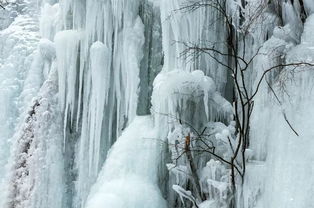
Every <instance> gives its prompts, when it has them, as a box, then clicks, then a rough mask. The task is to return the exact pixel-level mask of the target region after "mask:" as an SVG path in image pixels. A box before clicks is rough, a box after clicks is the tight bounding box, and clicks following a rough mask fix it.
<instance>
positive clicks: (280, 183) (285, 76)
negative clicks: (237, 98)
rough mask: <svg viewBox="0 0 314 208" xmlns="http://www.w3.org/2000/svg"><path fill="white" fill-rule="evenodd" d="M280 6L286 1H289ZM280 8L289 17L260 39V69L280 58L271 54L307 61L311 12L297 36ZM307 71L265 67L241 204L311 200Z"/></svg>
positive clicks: (304, 202) (292, 203) (310, 54)
mask: <svg viewBox="0 0 314 208" xmlns="http://www.w3.org/2000/svg"><path fill="white" fill-rule="evenodd" d="M306 3H309V2H306ZM285 6H286V7H287V8H286V9H288V8H289V7H291V5H289V3H287V5H285ZM305 6H306V10H307V9H310V7H308V6H309V5H306V4H305ZM286 12H287V15H290V17H289V18H290V20H289V22H286V25H285V27H282V28H275V30H274V34H273V37H271V38H270V39H269V40H268V41H267V42H265V43H264V45H263V48H262V51H264V52H266V53H264V54H263V55H261V56H260V57H258V59H257V65H256V67H257V68H258V69H259V70H261V71H260V73H261V72H262V71H263V70H265V69H266V68H268V67H270V66H274V65H276V64H278V61H279V63H280V60H278V59H277V60H276V59H274V58H273V57H282V56H283V55H285V56H286V58H285V63H313V58H314V56H313V51H312V46H311V45H312V43H313V41H312V38H311V36H310V34H311V33H312V32H313V15H311V16H309V17H307V18H306V21H305V24H304V31H303V32H302V31H300V32H299V33H300V40H297V41H296V39H295V38H293V37H296V36H295V34H296V32H297V31H298V30H296V29H295V28H294V29H292V28H293V27H294V26H293V22H294V21H295V20H294V19H293V18H299V17H298V16H295V15H294V14H293V13H292V14H288V12H289V10H286ZM310 13H311V12H310ZM310 13H308V14H310ZM289 18H288V19H289ZM291 27H292V28H291ZM291 29H292V30H293V32H291ZM296 42H297V45H296V46H294V44H295V43H296ZM298 42H300V43H299V44H298ZM278 71H280V73H279V72H278ZM312 77H313V75H312V66H307V65H301V66H298V67H295V66H292V67H285V68H283V69H279V70H277V71H275V72H273V73H271V74H270V75H269V77H268V78H267V80H268V84H267V83H266V82H265V81H264V82H263V83H262V87H261V91H260V92H259V94H258V97H257V98H256V103H255V104H256V105H255V107H254V113H253V117H252V121H251V145H250V148H252V149H253V150H254V157H253V160H252V161H249V162H248V173H247V175H246V181H245V184H244V187H243V192H244V196H245V197H244V198H245V200H244V205H243V206H244V207H271V208H273V207H274V208H275V207H279V208H280V207H310V206H312V205H311V204H313V199H312V197H311V196H310V195H311V194H310V193H312V192H313V188H312V187H313V180H312V177H311V175H312V158H313V154H312V151H310V148H309V147H311V146H312V145H313V144H312V143H313V141H312V139H311V136H309V135H312V134H313V132H312V130H311V128H309V127H308V126H310V125H311V118H310V117H311V116H312V113H313V112H312V110H311V108H310V107H309V103H312V102H313V101H312V96H311V95H312V93H313V91H312V88H313V86H312V85H313V80H312ZM269 85H270V86H271V88H270V87H269Z"/></svg>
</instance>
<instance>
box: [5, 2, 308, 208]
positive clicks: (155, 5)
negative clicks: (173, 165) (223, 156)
mask: <svg viewBox="0 0 314 208" xmlns="http://www.w3.org/2000/svg"><path fill="white" fill-rule="evenodd" d="M193 2H194V1H189V3H193ZM195 2H196V0H195ZM237 2H238V1H233V0H229V1H227V5H226V6H227V12H228V14H229V15H230V16H232V17H233V20H234V21H233V24H234V26H235V28H237V29H238V30H239V31H240V30H244V29H245V28H246V27H245V25H246V24H249V23H246V22H244V23H242V28H241V27H240V26H239V24H240V22H241V21H240V19H239V18H240V16H241V15H240V14H239V12H240V8H241V7H240V6H239V3H237ZM297 2H298V1H294V3H293V4H292V3H291V2H290V1H288V2H285V3H283V4H282V14H283V18H282V20H283V24H284V27H275V26H277V25H278V24H279V22H280V20H279V18H278V17H276V15H274V13H271V12H268V11H267V12H265V13H264V14H263V15H262V16H261V17H259V18H255V19H254V20H255V21H256V22H255V23H254V27H252V28H251V30H250V31H249V32H250V33H251V36H250V37H249V38H248V40H247V42H250V43H251V44H247V45H244V46H243V45H241V42H240V43H239V45H240V48H242V49H240V50H243V51H246V52H247V54H248V56H250V55H252V54H254V53H255V51H256V50H257V49H258V48H259V47H260V46H262V44H263V43H264V42H265V41H266V39H268V37H270V36H272V37H271V38H269V40H268V41H267V42H266V43H265V44H264V46H263V48H262V49H261V51H262V52H263V53H262V55H260V56H259V57H258V59H257V60H258V61H256V62H254V67H253V68H255V69H256V70H254V71H255V72H254V73H252V74H251V75H250V76H249V77H248V79H249V80H250V81H251V82H252V84H251V85H252V87H253V86H255V85H256V82H255V80H254V77H258V76H257V75H260V74H261V73H263V69H264V68H267V67H271V66H272V65H273V64H276V63H277V61H278V60H272V59H271V57H269V56H271V55H270V52H271V53H273V52H274V51H275V53H276V55H286V54H288V55H287V57H288V58H287V60H290V61H294V59H295V58H296V56H297V54H299V53H303V52H304V51H306V53H305V52H304V53H305V55H306V56H304V57H306V58H307V59H306V60H302V57H301V56H300V57H299V56H298V57H297V60H301V61H312V59H311V58H312V57H313V56H311V54H312V48H309V47H311V44H312V42H311V37H310V34H311V32H312V31H313V26H312V19H313V18H312V17H308V18H307V23H306V24H305V32H304V34H303V35H302V38H301V45H299V46H297V47H295V48H294V50H292V51H290V49H291V48H293V47H294V46H295V45H296V44H298V43H299V39H300V37H301V33H302V29H303V28H301V26H300V25H302V20H301V18H300V14H301V6H300V5H299V4H298V3H297ZM303 2H304V5H303V6H304V7H305V8H306V13H307V15H308V16H309V14H310V13H312V12H313V7H314V5H313V3H312V2H311V0H304V1H303ZM39 3H40V8H41V15H40V16H39V17H38V16H37V13H34V9H21V8H15V7H13V6H12V8H11V10H12V12H11V13H10V14H9V16H10V18H12V21H13V22H12V23H10V22H6V23H5V24H6V25H10V26H9V27H8V28H6V29H4V30H2V31H1V33H0V41H1V43H3V45H5V46H6V47H5V48H9V49H8V50H7V51H6V50H4V49H1V50H3V51H1V59H0V68H1V70H6V71H10V73H9V74H8V75H5V76H4V74H2V72H1V75H0V80H1V82H0V84H1V86H2V85H3V87H1V91H0V94H1V97H3V98H5V99H4V100H5V101H3V105H1V106H0V109H1V112H4V113H2V114H1V117H0V123H1V125H0V130H1V131H0V136H1V137H2V138H5V139H2V138H1V140H0V142H1V143H0V147H1V154H0V165H5V164H7V168H6V170H7V173H5V172H3V171H2V170H1V171H0V176H1V178H5V180H3V181H0V185H1V186H2V184H4V186H5V187H7V191H6V193H5V194H0V200H1V202H0V206H2V204H1V203H5V204H4V205H3V207H6V208H7V207H8V208H11V207H12V208H13V207H15V208H18V207H21V208H22V207H23V208H45V207H47V208H51V207H55V208H70V207H73V208H83V207H86V208H98V207H103V206H110V207H112V208H122V207H128V208H141V207H143V208H144V207H152V208H155V207H156V208H162V207H166V206H167V203H166V201H165V198H167V199H168V200H169V201H170V202H169V201H168V202H169V203H170V204H175V203H176V201H177V200H178V195H176V196H174V195H172V196H170V195H171V194H169V195H168V196H167V195H166V194H165V193H167V191H169V190H168V187H167V186H168V184H167V183H164V179H165V178H167V177H166V175H167V169H166V165H165V164H164V161H163V160H164V158H165V157H166V156H167V152H165V150H167V147H166V146H165V145H164V144H165V143H167V142H168V139H170V140H171V138H172V137H171V134H169V132H170V133H173V132H175V128H176V127H177V126H178V124H179V123H180V119H182V120H185V121H189V122H191V123H193V125H195V126H196V127H197V128H201V126H202V125H204V124H205V123H207V122H208V121H213V120H227V121H228V120H230V116H229V115H230V114H231V113H232V107H231V105H230V104H229V103H228V102H227V101H226V100H225V99H224V98H223V96H224V90H225V85H226V82H227V78H226V77H227V70H226V69H225V68H224V67H223V66H222V65H220V64H218V63H217V62H215V61H212V60H210V59H208V58H207V57H206V56H204V55H200V56H199V55H198V54H195V53H191V52H190V51H186V45H185V44H183V43H187V44H192V46H205V45H206V46H208V44H209V45H211V46H213V47H215V48H217V49H219V50H220V51H222V52H224V53H228V51H227V50H228V49H227V47H226V46H225V45H224V44H222V43H223V42H225V41H226V39H227V37H226V32H225V30H224V26H223V25H224V24H223V21H222V20H221V21H214V22H213V20H216V19H217V17H219V15H220V14H219V13H218V12H217V11H215V10H214V9H210V8H201V9H198V10H195V11H193V12H186V11H181V10H180V8H182V6H184V5H185V4H186V1H184V0H160V1H158V0H154V1H151V0H150V1H139V0H134V1H130V0H107V1H100V0H86V1H85V0H60V1H59V2H57V1H54V0H43V1H41V2H39ZM259 3H260V2H259V1H255V0H254V1H253V0H252V1H249V2H248V6H247V7H246V10H247V11H246V12H245V15H247V19H250V17H254V13H255V12H256V10H255V9H256V8H257V7H256V5H259ZM17 4H21V5H23V7H25V8H30V7H32V8H36V6H35V5H38V2H37V1H35V0H30V1H25V2H22V1H17ZM25 5H26V6H25ZM145 8H151V9H152V10H154V11H155V10H158V11H159V12H160V14H159V15H160V17H159V16H158V17H157V18H160V24H161V25H160V27H161V29H162V34H160V36H161V37H160V39H162V41H161V43H160V44H161V45H162V51H163V56H164V59H163V60H162V63H159V65H163V69H162V71H161V72H160V74H159V75H158V76H157V78H156V79H155V82H154V86H152V85H151V84H147V85H145V84H143V83H146V82H147V83H151V82H150V81H149V79H151V77H150V78H147V77H145V76H142V75H143V74H142V73H143V71H142V70H141V66H142V60H143V57H146V56H147V54H150V53H152V55H151V56H150V57H153V56H160V54H155V53H154V52H155V51H156V50H154V49H152V48H150V47H147V48H148V50H147V51H145V50H144V49H143V48H144V46H145V45H147V42H149V41H148V39H149V38H152V37H154V35H156V34H155V33H154V34H151V36H148V35H147V34H149V33H148V32H147V31H153V29H152V28H153V25H149V24H145V22H149V21H147V19H149V18H152V16H153V15H156V13H157V14H158V13H159V12H152V11H146V10H145ZM11 10H10V11H11ZM270 11H271V10H270ZM150 15H151V16H150ZM16 16H17V17H16ZM38 18H39V22H38ZM145 18H147V19H145ZM154 18H156V17H154ZM218 19H220V18H218ZM156 22H158V21H156ZM266 23H267V24H266ZM277 23H278V24H277ZM265 24H266V25H267V27H264V26H265ZM38 25H39V28H38ZM264 28H267V30H263V29H264ZM154 32H155V31H154ZM151 33H153V32H151ZM157 35H159V34H158V33H157ZM40 38H42V39H41V40H40ZM148 45H149V44H148ZM308 45H309V46H308ZM184 51H186V53H182V52H184ZM289 51H290V52H289ZM158 52H160V51H158ZM307 52H309V53H307ZM265 54H266V55H265ZM219 61H220V62H223V63H227V62H228V60H227V58H226V57H225V58H220V59H219ZM148 62H149V61H148ZM154 67H155V68H154ZM195 69H198V70H195ZM146 70H152V71H155V72H156V71H157V72H159V71H158V69H157V67H156V66H154V65H150V67H149V68H147V69H146ZM144 71H145V70H144ZM150 76H151V75H150ZM274 76H275V75H274ZM309 77H310V76H308V77H304V76H301V75H300V78H299V79H298V80H299V82H300V83H301V87H299V88H298V89H300V90H299V91H297V92H294V93H295V94H299V93H300V92H302V90H304V89H306V90H304V91H306V92H307V90H308V88H307V87H306V86H307V85H308V83H312V82H311V79H310V78H309ZM153 78H154V77H153ZM303 81H304V82H303ZM214 83H216V85H215V84H214ZM139 86H144V87H147V88H149V87H150V88H153V93H152V94H153V96H152V108H151V114H152V115H147V116H137V110H138V108H140V107H141V106H140V105H139V101H138V100H139V92H140V91H141V89H139ZM266 87H267V86H266V84H265V83H263V88H262V90H261V91H262V92H261V94H263V95H266V94H268V92H267V88H266ZM2 89H7V90H2ZM300 94H301V95H302V96H301V98H302V99H306V97H305V96H304V95H303V94H302V93H300ZM16 97H17V99H15V98H16ZM32 98H34V99H33V100H32ZM267 98H268V97H267V96H260V98H258V99H259V100H257V102H256V105H257V108H256V110H255V112H253V114H254V113H255V115H253V120H252V123H259V122H260V118H263V124H258V125H255V126H257V127H256V128H252V130H251V132H252V135H254V136H255V138H256V139H254V140H253V141H252V148H253V149H254V151H255V152H256V154H255V157H256V158H255V159H256V160H258V161H261V160H265V157H266V156H265V154H266V149H267V148H266V147H265V146H266V143H265V144H261V143H262V142H261V141H265V139H260V138H261V137H267V138H277V137H278V138H282V137H284V136H283V135H277V134H275V135H271V132H274V131H273V129H267V128H263V126H265V125H266V123H267V122H269V120H268V119H267V116H265V115H271V114H273V113H274V112H273V111H271V110H267V111H266V113H265V115H260V113H264V109H263V108H264V107H263V106H264V104H265V102H266V99H267ZM145 99H147V100H150V97H149V93H148V95H147V97H145ZM295 100H296V99H295ZM305 103H306V105H305V106H303V105H302V107H300V108H302V109H301V112H303V114H302V115H305V114H304V112H306V108H309V106H310V105H309V104H308V103H309V102H305ZM1 104H2V101H1ZM258 105H259V106H260V107H258ZM270 105H271V104H269V103H268V104H267V106H268V108H269V109H270V108H271V107H269V106H270ZM26 106H28V108H29V107H31V109H30V110H29V111H27V110H26V109H28V108H26ZM262 107H263V108H262ZM268 108H267V109H268ZM292 110H295V109H294V108H291V109H290V108H288V107H287V110H286V111H287V112H289V111H290V112H291V111H292ZM6 112H9V113H6ZM193 112H194V113H193ZM311 113H312V112H311ZM279 114H280V111H279ZM279 114H278V112H277V111H276V112H275V113H274V115H276V116H277V117H278V118H279V117H280V116H278V115H279ZM309 115H311V114H307V116H309ZM7 118H10V119H9V120H8V121H7V120H6V119H7ZM298 118H299V117H298ZM276 121H277V120H276V119H273V120H271V122H273V123H274V125H273V126H275V124H276ZM2 124H3V125H2ZM297 127H299V129H301V127H303V128H306V127H307V124H305V125H304V126H302V125H301V124H300V125H298V126H297ZM281 128H282V130H281V131H280V132H285V131H286V126H281ZM260 129H263V131H266V130H268V132H263V131H261V130H260ZM15 131H16V133H15V134H14V132H15ZM305 132H307V133H306V135H311V134H310V133H311V132H308V131H305ZM13 134H14V136H13ZM169 135H170V137H169ZM218 137H219V135H218ZM219 138H220V137H219ZM221 138H224V137H221ZM306 138H308V137H306ZM116 140H117V141H116ZM8 141H9V142H8ZM309 142H311V141H309ZM282 143H283V142H282V140H280V139H279V140H278V141H277V140H276V143H275V144H278V145H277V146H282ZM113 144H114V145H113ZM267 144H268V143H267ZM112 145H113V146H112ZM274 146H275V145H274ZM303 146H304V147H306V145H305V144H303ZM303 146H302V147H303ZM10 148H11V156H10V158H8V156H7V155H9V152H8V151H7V149H10ZM110 148H111V149H110ZM272 148H273V146H272ZM288 148H292V147H291V146H288ZM2 149H5V151H3V150H2ZM109 149H110V151H109ZM297 150H299V149H293V148H292V152H298V151H297ZM268 151H269V150H267V152H268ZM108 152H109V153H108ZM173 152H174V150H173ZM271 152H278V155H277V154H273V155H272V154H268V155H267V157H268V158H270V159H269V160H270V163H268V165H270V166H271V167H272V165H277V166H275V167H280V168H287V167H289V163H287V164H286V163H284V162H283V163H280V162H279V165H278V164H273V163H272V162H271V158H277V157H280V155H281V154H283V155H286V153H287V152H285V151H284V150H282V149H280V150H277V149H276V150H274V151H271ZM288 156H289V159H291V160H293V159H294V157H297V156H296V154H293V153H291V154H288ZM306 158H307V159H310V158H311V155H310V156H309V157H306ZM206 159H207V158H206ZM297 159H301V157H297ZM201 163H202V164H203V169H202V180H203V185H204V186H203V187H202V188H203V190H204V192H205V193H206V194H208V195H209V196H210V198H211V199H218V200H219V199H222V198H224V197H225V195H224V189H223V187H222V188H221V189H219V188H218V190H219V191H218V192H217V187H218V186H219V187H220V185H221V184H222V185H223V183H220V184H218V185H217V184H215V181H213V180H220V182H226V181H227V180H226V179H225V178H224V177H223V176H225V175H226V172H227V170H225V169H224V167H221V164H220V163H218V162H217V161H213V160H207V161H206V160H205V159H204V161H201ZM251 166H252V167H251V170H252V172H251V173H250V172H249V173H248V174H247V175H248V176H247V177H248V180H247V184H245V185H244V187H246V190H248V191H247V192H245V191H244V192H243V194H244V198H245V199H246V200H245V202H244V205H243V206H244V207H250V206H253V205H254V204H257V203H266V204H267V203H268V202H271V201H274V200H267V198H268V199H270V198H271V193H268V192H266V193H265V195H264V198H265V200H260V201H257V198H258V197H259V196H260V195H259V194H260V192H261V190H262V187H263V185H265V184H262V182H261V178H262V177H258V176H261V175H266V176H267V175H268V176H273V175H274V177H277V178H279V177H281V176H279V171H278V172H276V171H275V173H273V172H269V173H267V174H265V173H263V172H262V171H261V170H260V169H259V167H258V166H254V164H253V165H251ZM305 166H306V165H304V166H302V167H301V169H302V168H303V169H306V168H305ZM214 167H219V170H218V172H219V174H218V175H219V177H220V178H219V179H217V178H215V177H216V175H215V174H216V173H214V172H213V171H212V169H213V168H214ZM303 169H302V174H303V176H304V177H308V178H310V175H308V174H307V173H306V171H305V170H303ZM287 171H291V169H289V168H287ZM171 174H172V173H171ZM5 175H7V176H5ZM209 175H212V177H209ZM291 175H292V174H291ZM170 177H172V179H173V180H172V181H171V182H173V181H176V180H177V182H178V183H177V184H179V185H182V183H183V182H182V180H180V177H179V176H178V175H175V174H174V176H170ZM217 177H218V176H217ZM97 178H98V179H97ZM293 179H294V178H293V175H292V176H291V178H289V181H292V180H293ZM296 180H297V179H296ZM208 181H209V182H210V184H209V183H208ZM311 182H312V181H311ZM266 183H267V185H268V186H275V185H276V186H278V187H282V186H281V185H284V186H285V187H286V184H285V183H283V184H280V185H278V184H275V185H274V184H273V183H274V182H273V181H268V182H266ZM93 184H95V185H94V186H93ZM252 184H253V186H252ZM256 184H258V185H256ZM92 186H93V187H92ZM182 186H183V185H182ZM215 186H216V188H215ZM301 186H304V187H306V191H307V190H309V189H310V187H309V186H307V184H303V183H301V184H299V185H298V186H296V187H301ZM213 187H214V188H213ZM256 187H258V188H256ZM289 187H290V186H289ZM174 189H175V191H176V192H177V193H179V196H181V197H184V196H188V193H187V192H185V191H184V190H182V189H181V186H180V187H179V186H174ZM296 190H297V191H298V192H299V190H298V188H296ZM171 191H173V190H171ZM282 192H283V193H284V194H285V196H289V197H290V196H291V193H292V192H289V190H288V189H285V190H284V191H282ZM302 193H304V194H305V193H306V192H305V191H304V192H302ZM308 193H310V191H308ZM274 197H277V196H274ZM293 197H296V200H295V201H299V203H300V204H294V205H290V207H302V206H303V205H304V207H306V205H307V203H308V204H311V203H310V202H311V199H308V200H305V201H304V200H298V199H299V198H300V197H301V194H300V195H296V196H291V197H290V198H293ZM298 197H299V198H298ZM284 198H285V197H284V196H283V195H278V200H277V201H278V203H279V202H280V203H281V202H282V203H283V201H284V200H283V199H284ZM2 199H3V200H2ZM291 201H293V200H291ZM300 201H302V203H303V204H301V202H300ZM303 201H304V202H303ZM179 203H180V202H179ZM206 203H207V204H206ZM206 203H205V205H202V206H204V207H206V206H211V205H212V201H207V202H206ZM291 203H292V202H291ZM295 203H296V202H295ZM210 204H211V205H210ZM292 204H293V203H292ZM239 206H240V207H241V206H242V205H239ZM259 206H260V207H270V205H269V206H268V205H267V206H266V205H265V204H262V205H259ZM287 206H288V205H287ZM287 206H285V207H287ZM309 206H310V205H308V206H307V207H309ZM275 207H279V205H278V206H275Z"/></svg>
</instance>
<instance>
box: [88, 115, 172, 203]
mask: <svg viewBox="0 0 314 208" xmlns="http://www.w3.org/2000/svg"><path fill="white" fill-rule="evenodd" d="M161 148H162V143H161V141H159V140H158V137H157V132H156V129H155V128H154V126H153V121H152V118H150V116H142V117H136V118H135V119H134V120H133V122H132V123H131V124H130V125H129V126H128V127H127V128H126V129H125V131H124V132H123V133H122V135H121V137H119V138H118V141H117V142H116V143H115V144H114V145H113V147H112V149H111V150H110V152H109V155H108V159H107V160H106V162H105V165H104V167H103V169H102V171H101V173H100V175H99V178H98V180H97V182H96V184H95V185H94V187H93V188H92V191H91V194H90V196H89V198H88V201H87V205H86V208H101V207H106V206H109V207H112V208H123V207H129V208H141V207H143V208H144V207H152V208H165V207H167V206H166V202H165V200H164V199H163V197H162V195H161V192H160V190H159V188H158V176H157V172H158V171H157V169H158V166H159V162H158V161H159V160H158V157H159V156H160V152H161Z"/></svg>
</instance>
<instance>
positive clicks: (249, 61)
mask: <svg viewBox="0 0 314 208" xmlns="http://www.w3.org/2000/svg"><path fill="white" fill-rule="evenodd" d="M242 3H243V5H242V6H240V7H239V15H240V17H239V18H240V22H241V24H240V25H239V26H238V27H236V26H235V24H234V22H233V21H234V20H233V18H232V17H231V16H230V15H229V13H228V12H227V11H226V5H225V4H226V1H225V0H199V1H187V3H186V4H184V5H182V7H181V8H180V9H178V10H176V11H174V12H194V11H196V10H197V9H200V8H204V7H205V8H206V7H208V8H211V9H215V10H216V11H218V12H219V13H220V14H221V15H222V17H223V20H224V23H225V28H226V32H227V37H228V38H227V39H226V42H225V45H226V46H227V48H228V53H226V52H224V51H220V50H219V49H217V48H215V47H214V46H208V47H207V46H205V47H204V46H200V44H196V43H188V42H180V43H181V44H183V45H184V46H185V48H186V49H185V50H184V51H182V54H181V55H182V56H184V57H188V56H191V57H199V56H201V55H207V56H208V57H209V58H210V59H212V60H213V61H215V62H217V63H218V64H219V65H221V66H223V67H225V68H226V69H227V70H228V71H229V72H230V73H231V75H232V79H233V86H234V119H235V121H236V133H237V137H238V140H237V144H236V146H235V147H233V145H231V144H230V147H231V148H232V151H233V155H232V157H231V158H230V160H226V159H224V158H223V157H222V156H221V155H217V154H216V153H215V148H216V147H215V146H207V148H204V147H203V148H202V149H197V148H196V149H195V148H192V146H191V144H192V143H191V138H192V137H191V136H190V135H187V136H186V143H185V146H184V151H183V154H185V155H186V157H187V159H188V160H187V161H188V165H189V166H190V171H191V172H192V173H191V174H192V178H193V181H194V182H193V183H194V184H195V187H196V189H198V187H200V185H199V184H198V182H197V180H199V178H198V177H197V167H194V166H195V165H194V164H195V161H193V160H194V159H193V156H192V154H191V152H206V153H208V154H210V155H211V156H212V157H214V158H216V159H218V160H220V161H221V162H223V163H224V164H225V165H227V166H229V167H230V169H231V184H232V192H233V193H235V189H236V177H237V175H238V176H240V178H242V183H243V181H244V176H245V173H246V158H247V157H246V149H247V148H248V147H249V129H250V118H251V114H252V111H253V107H254V100H255V97H256V95H257V93H258V91H259V89H260V88H261V84H262V82H263V80H266V79H265V78H266V76H267V74H269V73H270V72H272V71H275V70H277V71H279V70H282V69H284V68H285V67H294V68H297V67H304V66H306V67H313V66H314V64H313V63H307V62H291V63H285V62H281V63H279V64H276V65H274V66H272V67H270V68H268V69H265V70H264V72H263V73H262V74H261V76H260V77H258V78H257V85H256V86H255V87H254V88H253V89H249V87H250V85H249V83H248V82H247V81H246V76H247V75H248V73H250V72H249V69H252V68H253V62H254V61H255V60H256V59H257V57H258V56H259V55H260V54H261V52H260V49H261V48H259V49H258V50H257V51H256V52H255V53H254V54H253V55H251V56H250V57H247V56H248V54H246V52H245V50H241V53H240V52H239V51H240V48H241V46H239V42H241V41H242V46H243V45H244V48H245V44H246V37H247V36H248V35H249V31H250V28H251V27H252V25H254V24H256V21H258V19H260V18H262V15H263V13H264V12H265V10H266V9H267V7H268V4H267V2H266V1H265V3H262V4H261V5H260V6H259V7H257V8H255V9H256V11H254V12H253V13H252V15H251V16H248V17H246V19H245V18H244V12H243V10H244V9H245V4H244V2H242ZM218 57H226V58H228V59H229V60H230V62H229V64H227V63H224V62H222V61H220V59H219V58H218ZM274 58H277V57H274ZM253 70H254V69H253ZM266 82H267V80H266ZM267 84H268V86H269V88H270V89H271V92H272V93H273V94H274V95H275V97H276V100H277V101H278V102H279V104H280V105H281V102H280V100H279V98H278V96H277V95H276V93H275V92H274V90H273V89H272V87H271V85H270V84H269V82H267ZM283 117H284V119H285V121H286V123H287V124H288V126H289V127H290V129H291V130H292V131H293V133H294V134H295V135H296V136H299V134H298V132H297V131H296V130H295V129H294V128H293V125H292V124H291V122H289V120H288V118H287V115H286V114H285V113H283ZM188 126H189V127H190V128H191V129H192V131H193V133H194V134H195V135H196V139H197V140H199V141H200V142H204V140H206V136H205V137H204V135H203V133H204V132H205V130H204V131H203V132H201V133H200V132H197V131H196V130H195V128H193V126H192V125H190V124H188ZM180 157H181V155H180ZM195 195H196V196H197V197H196V198H200V199H202V193H201V190H199V191H197V193H195ZM230 206H231V207H233V206H234V204H233V205H232V202H231V205H230Z"/></svg>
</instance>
